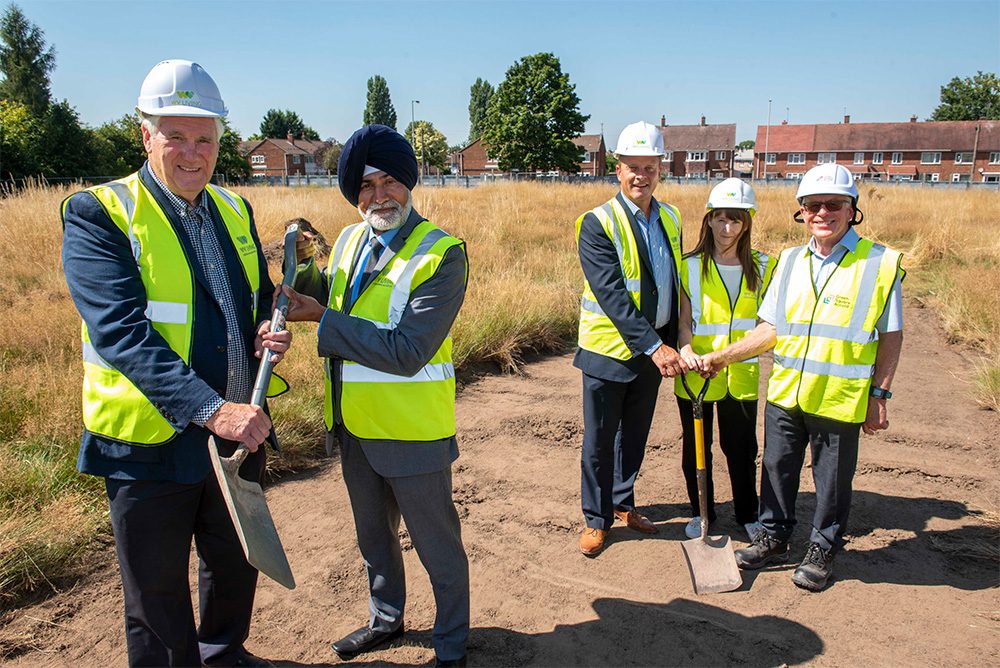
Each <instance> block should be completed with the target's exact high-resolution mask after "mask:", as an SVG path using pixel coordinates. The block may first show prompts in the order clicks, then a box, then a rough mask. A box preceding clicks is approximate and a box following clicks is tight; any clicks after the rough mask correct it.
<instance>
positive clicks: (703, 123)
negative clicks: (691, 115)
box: [701, 116, 705, 127]
mask: <svg viewBox="0 0 1000 668" xmlns="http://www.w3.org/2000/svg"><path fill="white" fill-rule="evenodd" d="M701 125H702V127H704V125H705V117H704V116H702V117H701Z"/></svg>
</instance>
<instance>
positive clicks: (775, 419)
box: [760, 403, 861, 552]
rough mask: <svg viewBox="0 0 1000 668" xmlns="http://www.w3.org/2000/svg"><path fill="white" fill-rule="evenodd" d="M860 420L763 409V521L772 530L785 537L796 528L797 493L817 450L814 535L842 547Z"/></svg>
mask: <svg viewBox="0 0 1000 668" xmlns="http://www.w3.org/2000/svg"><path fill="white" fill-rule="evenodd" d="M860 432H861V425H860V424H854V423H850V422H840V421H839V420H831V419H829V418H823V417H819V416H817V415H809V414H806V413H803V412H802V411H801V410H798V409H792V410H788V409H785V408H782V407H780V406H776V405H774V404H772V403H768V404H767V405H766V406H765V408H764V457H763V460H764V461H763V471H762V472H761V480H760V523H761V525H763V527H764V528H765V529H766V530H767V532H768V534H770V535H771V536H773V537H775V538H777V539H778V540H782V541H786V540H788V539H789V538H790V537H791V535H792V531H793V530H794V529H795V497H796V496H797V495H798V492H799V477H800V475H801V472H802V464H803V462H804V461H805V454H806V446H810V448H811V452H812V475H813V483H814V484H815V486H816V512H815V513H814V514H813V528H812V533H811V534H810V536H809V540H810V541H812V542H815V543H819V545H820V547H822V548H823V549H824V550H832V551H834V552H835V551H837V550H839V549H840V548H841V547H843V545H844V543H845V542H846V541H845V540H844V538H843V536H844V532H845V531H846V530H847V516H848V514H849V513H850V510H851V491H852V483H853V481H854V471H855V469H856V468H857V464H858V440H859V436H860Z"/></svg>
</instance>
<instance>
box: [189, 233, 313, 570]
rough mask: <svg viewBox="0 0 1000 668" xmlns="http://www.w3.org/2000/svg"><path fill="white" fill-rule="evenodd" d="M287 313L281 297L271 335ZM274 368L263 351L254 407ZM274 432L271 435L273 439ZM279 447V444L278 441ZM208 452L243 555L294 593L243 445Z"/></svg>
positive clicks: (290, 236) (289, 263) (289, 271)
mask: <svg viewBox="0 0 1000 668" xmlns="http://www.w3.org/2000/svg"><path fill="white" fill-rule="evenodd" d="M298 230H299V226H298V225H290V226H289V227H288V229H287V230H286V231H285V275H284V278H283V280H282V284H283V285H288V286H290V285H291V284H292V280H293V279H294V278H295V265H296V261H295V236H296V234H297V233H298ZM287 310H288V297H287V296H285V294H284V293H282V294H281V295H280V296H279V297H278V301H277V303H276V304H275V307H274V314H273V315H272V317H271V331H272V332H277V331H281V330H282V329H283V328H284V326H285V313H286V312H287ZM273 367H274V362H273V360H272V353H271V351H270V350H267V349H265V350H264V357H263V359H262V361H261V364H260V370H259V371H258V372H257V380H256V382H255V383H254V388H253V397H252V398H251V400H250V403H252V404H253V405H254V406H261V405H263V403H264V397H265V396H266V394H267V386H268V383H270V381H271V370H272V369H273ZM273 433H274V432H273V430H272V435H273ZM275 443H277V441H275ZM208 449H209V451H210V452H211V453H212V466H213V467H214V468H215V475H216V477H217V478H218V479H219V487H220V488H222V495H223V496H224V497H225V499H226V505H227V506H228V507H229V515H230V517H232V518H233V525H234V526H235V527H236V533H237V535H239V537H240V543H241V544H242V545H243V553H244V554H246V557H247V561H248V562H250V565H252V566H253V567H254V568H256V569H257V570H259V571H260V572H261V573H263V574H264V575H266V576H268V577H269V578H271V579H272V580H274V581H275V582H277V583H278V584H280V585H282V586H284V587H287V588H288V589H295V578H294V577H293V576H292V569H291V567H290V566H289V565H288V558H287V557H286V556H285V550H284V548H283V547H282V546H281V539H280V538H278V531H277V529H275V528H274V521H273V520H272V519H271V512H270V511H269V510H268V508H267V502H266V501H265V500H264V490H263V489H261V486H260V485H259V484H257V483H256V482H250V481H248V480H244V479H243V478H241V477H240V476H239V469H240V465H241V464H242V463H243V460H244V459H246V457H247V455H248V454H249V452H250V451H249V450H247V447H246V446H245V445H243V444H240V447H239V448H238V449H237V450H236V452H235V453H233V456H232V457H220V456H219V451H218V449H217V448H216V446H215V437H214V436H212V437H209V439H208Z"/></svg>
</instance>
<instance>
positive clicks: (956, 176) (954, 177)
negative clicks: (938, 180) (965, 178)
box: [951, 174, 962, 183]
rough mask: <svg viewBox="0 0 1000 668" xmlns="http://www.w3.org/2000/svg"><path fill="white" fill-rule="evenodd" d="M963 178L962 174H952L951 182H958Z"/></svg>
mask: <svg viewBox="0 0 1000 668" xmlns="http://www.w3.org/2000/svg"><path fill="white" fill-rule="evenodd" d="M961 180H962V175H961V174H952V175H951V182H952V183H958V182H959V181H961Z"/></svg>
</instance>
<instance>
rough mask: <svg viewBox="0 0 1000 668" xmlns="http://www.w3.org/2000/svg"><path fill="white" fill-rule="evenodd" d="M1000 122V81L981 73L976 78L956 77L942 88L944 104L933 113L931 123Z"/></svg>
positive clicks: (988, 74)
mask: <svg viewBox="0 0 1000 668" xmlns="http://www.w3.org/2000/svg"><path fill="white" fill-rule="evenodd" d="M980 118H985V119H987V120H991V121H996V120H1000V78H998V77H997V75H996V74H995V73H993V72H985V73H984V72H983V71H982V70H979V72H978V73H976V75H975V76H972V77H965V78H964V79H959V78H958V77H955V78H954V79H952V80H951V81H949V82H948V85H946V86H941V104H940V105H938V107H937V108H936V109H935V110H934V113H933V114H931V118H930V120H932V121H978V120H979V119H980Z"/></svg>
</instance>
